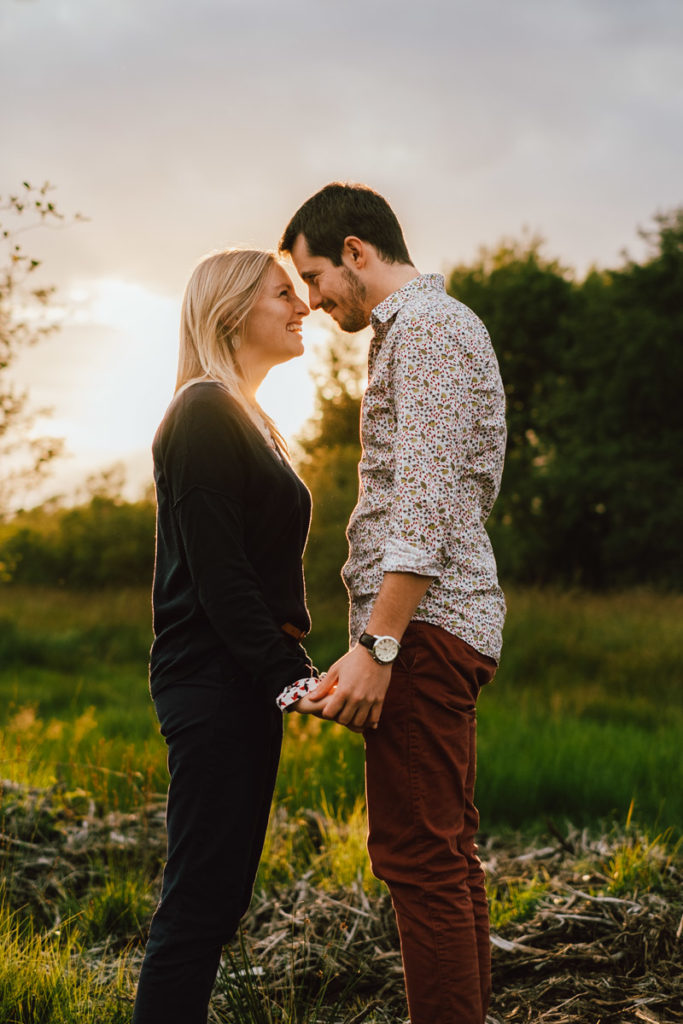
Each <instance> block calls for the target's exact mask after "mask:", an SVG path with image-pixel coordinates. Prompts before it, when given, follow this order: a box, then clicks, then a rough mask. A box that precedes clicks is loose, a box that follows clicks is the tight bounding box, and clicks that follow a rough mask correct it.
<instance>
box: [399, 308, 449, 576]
mask: <svg viewBox="0 0 683 1024" xmlns="http://www.w3.org/2000/svg"><path fill="white" fill-rule="evenodd" d="M466 376H467V371H466V368H464V367H463V366H462V360H461V357H460V354H459V351H458V349H457V347H456V346H454V345H453V342H452V337H449V333H448V331H447V330H446V329H445V325H442V324H440V323H439V322H438V321H437V322H434V321H432V322H431V323H430V324H429V326H425V325H424V324H423V323H420V322H419V321H417V322H413V323H411V322H410V321H409V322H408V323H406V324H402V325H401V327H400V329H399V330H397V338H396V344H395V350H394V366H393V383H394V413H395V416H396V430H395V436H394V484H393V494H392V501H391V509H390V513H389V531H388V536H387V539H386V544H385V549H384V557H383V560H382V569H383V570H384V572H412V573H417V574H418V575H420V576H432V577H438V576H440V575H441V574H442V572H443V570H444V569H445V568H446V567H447V566H448V564H449V562H450V558H451V534H452V529H453V516H454V508H455V502H456V489H457V486H458V478H459V475H460V469H459V457H460V456H459V453H461V452H462V447H461V445H462V439H463V438H464V437H465V436H466V433H467V423H466V421H467V419H468V416H469V413H468V409H467V403H466V402H465V401H464V400H463V397H464V396H463V392H464V391H465V390H466Z"/></svg>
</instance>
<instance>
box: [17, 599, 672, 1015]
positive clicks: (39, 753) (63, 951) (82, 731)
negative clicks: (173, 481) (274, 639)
mask: <svg viewBox="0 0 683 1024" xmlns="http://www.w3.org/2000/svg"><path fill="white" fill-rule="evenodd" d="M508 603H509V616H508V623H507V627H506V633H505V649H504V657H503V661H502V664H501V668H500V670H499V672H498V675H497V677H496V680H495V681H494V683H492V684H491V685H490V686H489V687H488V688H487V689H486V690H485V691H484V693H483V694H482V696H481V699H480V706H479V781H478V803H479V807H480V810H481V814H482V822H483V828H484V832H485V833H489V834H492V835H493V836H500V835H505V834H506V832H507V831H509V830H511V829H522V830H523V832H524V835H525V836H527V837H533V835H534V834H535V833H538V832H541V831H545V832H546V833H547V830H548V828H549V827H550V828H551V829H553V828H554V829H555V830H556V832H558V834H559V831H560V830H563V831H564V830H565V829H566V828H567V822H572V823H573V824H574V825H577V826H584V825H587V826H589V827H590V828H591V829H592V830H594V831H595V832H596V833H598V834H600V835H607V834H608V833H610V831H611V830H613V829H614V828H616V827H618V826H619V825H621V827H622V828H623V827H624V825H625V823H627V825H626V833H625V839H624V842H623V843H622V844H621V845H618V844H617V846H616V847H615V846H614V843H613V844H612V847H611V848H610V849H611V851H612V852H611V853H610V858H611V859H607V858H604V862H601V863H600V864H599V865H598V870H599V873H600V877H601V878H603V879H604V881H603V882H602V883H601V884H602V885H604V886H606V887H607V888H606V891H607V892H608V893H612V894H615V895H620V894H621V893H632V892H634V891H637V890H648V889H653V890H654V891H657V892H660V891H661V892H664V893H666V892H668V891H669V890H668V888H667V887H668V886H669V887H670V885H671V882H670V881H669V880H668V879H669V874H668V872H669V868H668V867H667V865H668V864H669V863H670V858H671V857H672V856H674V855H676V856H678V854H677V853H676V850H677V848H678V846H677V843H676V840H677V838H678V837H679V836H680V834H681V824H682V823H683V785H682V782H683V779H682V777H681V756H680V746H681V744H680V738H681V735H682V727H683V702H682V700H681V697H682V689H683V687H682V682H683V680H682V673H683V670H682V662H683V658H682V657H681V655H682V653H683V597H680V596H662V595H656V594H652V593H645V592H642V593H638V592H631V593H624V594H616V595H611V596H595V595H587V594H583V593H564V594H561V593H556V592H552V591H547V592H534V591H513V592H512V593H510V594H509V596H508ZM312 612H313V616H314V626H315V628H314V632H313V633H312V635H311V637H310V644H309V649H310V651H311V654H312V656H313V659H314V661H315V662H316V663H317V664H318V665H319V666H320V667H321V668H322V667H326V665H327V664H328V663H329V661H330V660H332V659H333V658H335V657H336V656H337V655H338V654H340V653H341V652H342V651H343V649H344V645H345V640H346V628H345V621H344V610H343V609H340V608H334V607H325V606H324V605H320V606H319V607H318V608H316V606H315V604H313V608H312ZM149 642H150V607H149V595H148V593H147V591H146V590H145V591H143V590H127V591H126V590H118V591H111V592H100V593H97V594H75V593H69V592H66V591H54V590H53V591H48V590H34V589H28V588H13V587H9V586H6V587H4V588H0V727H1V732H0V778H2V779H5V780H11V782H10V783H9V784H8V783H5V784H4V786H2V806H1V811H0V831H2V833H3V839H2V842H0V855H2V857H3V859H4V885H5V886H6V887H9V888H6V898H5V899H4V900H3V898H2V886H1V885H0V1019H2V1020H7V1021H11V1022H12V1024H15V1022H18V1024H19V1022H20V1024H29V1022H30V1024H37V1022H41V1024H71V1022H72V1021H73V1020H75V1019H78V1020H79V1021H83V1022H84V1024H87V1022H88V1021H93V1022H94V1021H97V1022H98V1024H124V1022H126V1021H128V1020H129V1019H130V1000H131V998H132V992H133V986H134V983H135V977H136V975H137V965H138V963H139V955H140V948H141V945H140V944H141V941H142V940H143V939H144V934H145V929H146V926H147V922H148V921H149V917H150V914H151V912H152V909H153V906H154V900H155V896H156V892H157V890H158V872H159V865H160V863H161V857H162V851H161V848H160V847H159V846H158V844H157V846H156V847H155V848H154V849H148V848H147V847H145V844H144V843H142V844H141V843H140V842H139V841H136V842H135V843H133V844H132V845H130V846H125V845H124V846H123V847H121V848H115V849H109V848H108V847H105V848H102V849H100V847H99V846H97V844H96V843H95V845H94V846H93V847H92V849H90V848H88V849H90V852H88V853H87V854H86V853H83V854H78V851H77V850H76V849H75V848H73V849H72V847H71V846H70V845H69V843H70V840H68V836H67V833H68V834H71V835H74V836H76V835H79V834H80V832H82V828H81V822H82V820H84V819H85V820H87V821H89V822H90V826H89V827H91V828H94V827H95V823H96V819H97V816H98V815H99V818H100V820H102V821H114V819H115V824H114V826H111V827H114V830H115V831H116V829H118V828H119V826H120V827H122V828H123V827H124V826H125V822H126V821H127V820H129V824H130V822H133V823H135V822H138V824H137V825H135V824H133V825H131V826H130V827H136V828H137V827H142V824H141V823H142V822H143V820H144V815H141V814H138V813H131V814H128V815H127V814H126V813H125V812H137V811H140V809H141V808H143V807H145V806H147V805H150V804H152V805H153V804H154V798H155V795H156V794H163V792H164V790H165V786H166V767H165V749H164V744H163V741H162V739H161V737H160V736H159V733H158V728H157V723H156V719H155V715H154V711H153V707H152V704H151V701H150V699H149V695H148V690H147V675H146V665H147V652H148V648H149ZM286 721H287V729H286V739H285V745H284V750H283V757H282V765H281V770H280V774H279V779H278V788H277V793H276V809H275V813H274V815H273V822H272V827H271V829H270V832H269V836H268V839H267V843H266V849H265V851H264V857H263V859H262V864H261V868H260V872H259V879H258V882H257V885H258V887H259V889H260V890H261V891H262V892H263V893H265V894H270V893H277V892H283V891H287V888H288V887H290V888H291V887H292V886H294V885H295V884H296V882H297V880H298V879H300V878H301V877H302V876H303V877H306V878H307V879H308V880H309V883H310V884H311V885H314V886H317V887H318V891H325V890H328V889H334V890H335V891H336V892H337V893H339V892H340V891H342V890H348V889H350V887H351V886H352V885H353V884H357V883H358V880H359V879H360V884H361V885H362V887H363V889H364V890H365V892H366V893H368V894H369V896H370V897H373V898H379V896H380V894H381V890H382V886H381V883H379V882H378V881H377V880H376V879H374V878H373V877H372V875H371V873H370V870H369V866H368V862H367V857H366V854H365V849H364V840H365V817H364V807H363V800H362V793H363V747H362V739H361V738H359V737H357V736H355V735H353V734H351V733H349V732H348V731H347V730H344V729H342V728H340V727H338V726H335V725H329V724H327V723H323V722H320V721H318V720H317V719H310V720H309V719H303V718H299V717H298V716H296V715H293V716H291V717H289V718H287V720H286ZM12 783H15V784H16V783H20V784H22V787H23V788H22V789H21V790H20V789H19V787H17V786H16V785H15V786H14V788H13V786H12ZM27 787H34V788H33V789H30V788H27ZM17 793H23V794H24V795H23V796H21V795H17ZM44 793H47V794H49V798H48V797H44V796H43V794H44ZM26 794H28V795H26ZM157 806H158V801H157ZM117 823H118V824H117ZM121 823H123V824H121ZM549 823H550V825H549ZM126 827H127V826H126ZM145 827H146V826H145ZM107 828H110V826H107ZM69 830H71V832H69ZM86 839H87V837H86ZM88 841H89V840H88ZM60 843H61V844H62V845H61V846H60V845H59V844H60ZM51 844H52V845H51ZM55 844H56V845H55ZM45 848H50V849H52V850H53V851H54V850H60V849H61V851H62V852H61V853H54V852H52V853H49V855H48V856H47V858H46V857H45V856H42V857H41V856H39V853H40V850H42V849H45ZM70 850H71V852H69V851H70ZM145 851H146V852H145ZM27 858H28V860H27ZM32 858H37V859H35V863H34V861H33V860H32ZM69 858H71V860H69ZM20 862H21V864H22V865H23V866H22V868H21V872H20V871H19V867H18V865H19V864H20ZM41 864H42V867H41ZM60 864H61V870H62V871H63V873H64V878H65V879H68V882H64V883H60V881H59V877H58V875H59V872H58V871H57V866H58V865H60ZM591 870H593V869H591ZM22 872H23V874H22ZM20 876H21V877H20ZM24 876H25V877H24ZM586 877H588V876H586ZM41 879H42V882H41ZM22 880H23V881H22ZM20 882H21V885H23V886H24V888H22V887H21V885H20V884H19V883H20ZM39 883H40V884H39ZM41 885H42V886H43V888H41ZM515 885H517V883H515ZM515 885H513V886H512V887H510V886H509V885H507V884H502V885H500V886H497V885H494V886H492V889H491V893H490V895H491V917H492V921H493V922H494V926H495V927H505V925H506V923H509V922H510V921H512V922H513V923H514V921H515V920H523V919H524V915H526V914H527V913H529V908H530V907H532V906H535V904H536V902H537V901H538V899H539V898H540V896H542V894H543V893H544V892H545V889H546V887H547V882H546V881H544V880H543V879H542V878H536V877H530V878H529V879H528V880H527V881H521V882H520V883H519V885H518V886H517V888H515ZM13 886H14V889H13V888H12V887H13ZM22 894H25V895H22ZM539 894H540V895H539ZM24 899H27V900H28V903H27V904H26V906H23V904H22V900H24ZM11 907H15V908H19V909H18V911H16V912H15V913H10V908H11ZM55 922H58V924H56V923H55ZM129 943H130V946H128V945H127V944H129ZM242 973H244V972H242ZM225 991H226V992H228V995H229V1000H228V1002H229V1001H230V1000H231V999H232V998H233V996H232V995H230V994H229V990H228V989H226V990H225ZM238 995H239V993H238ZM243 996H244V993H243V995H242V996H239V998H240V999H241V998H243ZM225 998H228V997H227V996H226V997H225ZM236 998H237V997H236ZM244 998H245V999H247V1002H249V1000H250V999H251V998H252V997H251V995H249V994H248V993H247V995H246V996H244ZM254 998H255V999H256V1002H254V1003H253V1006H252V1007H251V1009H249V1008H248V1007H246V1004H245V1008H243V1010H241V1011H240V1012H239V1013H238V1014H237V1018H235V1016H234V1012H233V1015H232V1016H230V1015H229V1014H228V1016H221V1015H220V1014H219V1016H218V1017H216V1018H215V1019H220V1020H224V1019H225V1020H226V1021H227V1020H231V1021H232V1020H234V1019H239V1020H240V1021H242V1020H244V1021H248V1022H250V1024H257V1022H261V1021H263V1022H264V1024H265V1022H268V1024H276V1022H277V1024H304V1022H311V1024H312V1021H313V1020H318V1019H323V1018H322V1017H320V1018H319V1017H318V1016H317V1013H316V1011H315V1009H314V1008H313V1009H312V1008H311V1007H312V1006H314V1004H312V1003H311V1002H310V1000H309V1002H306V999H303V997H302V1000H301V1001H299V1002H297V1000H298V999H299V997H298V996H295V995H294V994H293V993H291V992H290V994H289V995H288V996H287V998H286V1000H285V1003H286V1004H287V1007H288V1008H284V1009H282V1008H281V1009H277V1010H276V1009H273V1008H272V1007H271V1009H272V1016H263V1015H262V1011H261V1009H259V1006H261V1004H260V1002H259V998H260V997H259V998H256V997H254ZM283 998H284V997H283ZM306 998H308V997H306ZM316 998H317V997H316ZM285 1003H283V1006H284V1005H285ZM250 1005H251V1004H250ZM349 1007H351V1008H350V1009H349ZM359 1008H362V1004H356V1005H355V1009H354V1007H353V1004H352V1003H349V1006H348V1007H347V1008H346V1010H345V1011H344V1013H341V1015H340V1016H339V1017H335V1018H334V1019H335V1020H340V1021H346V1020H351V1019H352V1017H353V1016H354V1013H355V1012H357V1011H358V1009H359ZM252 1011H253V1012H252ZM264 1012H265V1011H264ZM268 1012H269V1013H270V1012H271V1011H270V1010H269V1011H268ZM378 1013H379V1011H378ZM259 1014H261V1015H259ZM311 1014H312V1016H311ZM385 1019H386V1018H385V1017H383V1016H382V1015H381V1014H380V1015H379V1016H374V1015H373V1016H370V1017H368V1021H376V1022H377V1024H384V1022H385Z"/></svg>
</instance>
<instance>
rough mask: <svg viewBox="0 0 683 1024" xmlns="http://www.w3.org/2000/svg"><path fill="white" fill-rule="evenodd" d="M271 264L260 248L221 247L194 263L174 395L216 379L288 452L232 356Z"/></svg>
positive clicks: (272, 258)
mask: <svg viewBox="0 0 683 1024" xmlns="http://www.w3.org/2000/svg"><path fill="white" fill-rule="evenodd" d="M275 266H277V259H276V257H275V254H274V253H271V252H262V251H260V250H258V249H225V250H223V251H222V252H215V253H211V254H210V255H209V256H205V257H204V259H203V260H201V262H200V263H198V264H197V266H196V267H195V269H194V271H193V273H192V276H191V277H190V280H189V281H188V283H187V288H186V289H185V295H184V297H183V305H182V311H181V316H180V352H179V356H178V377H177V380H176V393H177V392H178V391H179V390H180V389H181V388H183V387H185V386H186V385H188V384H194V383H196V382H198V381H206V380H215V381H217V382H218V383H219V384H222V385H223V387H224V388H225V390H226V391H227V392H228V393H229V394H230V395H232V397H233V398H234V399H235V401H236V402H237V403H238V404H239V406H240V407H241V409H242V410H243V412H244V413H245V415H246V416H247V417H248V419H249V420H250V421H251V422H252V423H253V424H254V426H255V427H256V428H257V430H259V431H260V433H261V434H263V435H264V436H266V437H267V438H269V439H272V441H273V442H274V443H275V445H276V447H277V448H278V449H279V450H280V452H281V453H282V454H286V451H287V446H286V444H285V441H284V438H283V437H282V435H281V433H280V431H279V430H278V428H277V427H276V425H275V423H274V422H273V420H272V419H271V418H270V416H268V415H267V413H265V412H264V411H263V409H261V407H260V406H259V405H258V403H257V402H256V401H254V400H253V399H250V398H248V397H247V395H246V393H245V391H244V387H243V384H244V381H243V377H242V373H241V370H240V366H239V362H238V360H237V358H236V353H237V352H238V351H239V346H240V333H239V332H240V328H241V327H243V326H244V324H245V321H246V319H247V317H248V316H249V313H250V312H251V310H252V308H253V306H254V304H255V302H256V300H257V299H258V297H259V295H260V294H261V291H262V289H263V285H264V283H265V280H266V278H267V276H268V273H269V271H270V270H271V269H272V268H273V267H275Z"/></svg>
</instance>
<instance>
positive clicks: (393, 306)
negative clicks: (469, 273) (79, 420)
mask: <svg viewBox="0 0 683 1024" xmlns="http://www.w3.org/2000/svg"><path fill="white" fill-rule="evenodd" d="M445 289H446V280H445V278H444V276H443V274H420V276H419V277H413V278H411V280H410V281H408V282H407V284H404V285H403V287H402V288H398V289H397V291H395V292H392V293H391V295H387V297H386V299H382V301H381V302H380V303H379V304H378V305H377V306H375V308H374V309H373V311H372V313H371V314H370V322H371V324H372V325H373V327H377V326H378V325H379V324H385V323H386V322H387V320H390V319H391V317H392V316H395V315H396V314H397V313H398V311H399V309H400V308H401V306H404V305H405V304H406V302H408V301H409V300H410V299H414V298H417V297H418V296H419V295H425V294H427V293H428V292H431V291H441V292H442V291H445Z"/></svg>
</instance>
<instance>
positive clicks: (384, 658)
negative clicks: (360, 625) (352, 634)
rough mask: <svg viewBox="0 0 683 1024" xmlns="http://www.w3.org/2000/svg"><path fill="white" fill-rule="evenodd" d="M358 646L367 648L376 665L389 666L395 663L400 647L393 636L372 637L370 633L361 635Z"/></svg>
mask: <svg viewBox="0 0 683 1024" xmlns="http://www.w3.org/2000/svg"><path fill="white" fill-rule="evenodd" d="M358 643H359V644H362V645H363V647H367V649H368V650H369V651H370V654H371V655H372V657H373V658H374V659H375V661H376V662H377V664H378V665H391V663H392V662H393V661H396V658H397V657H398V652H399V651H400V650H401V645H400V643H399V642H398V640H395V639H394V637H393V636H373V635H372V633H362V634H361V636H360V638H359V640H358Z"/></svg>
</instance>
